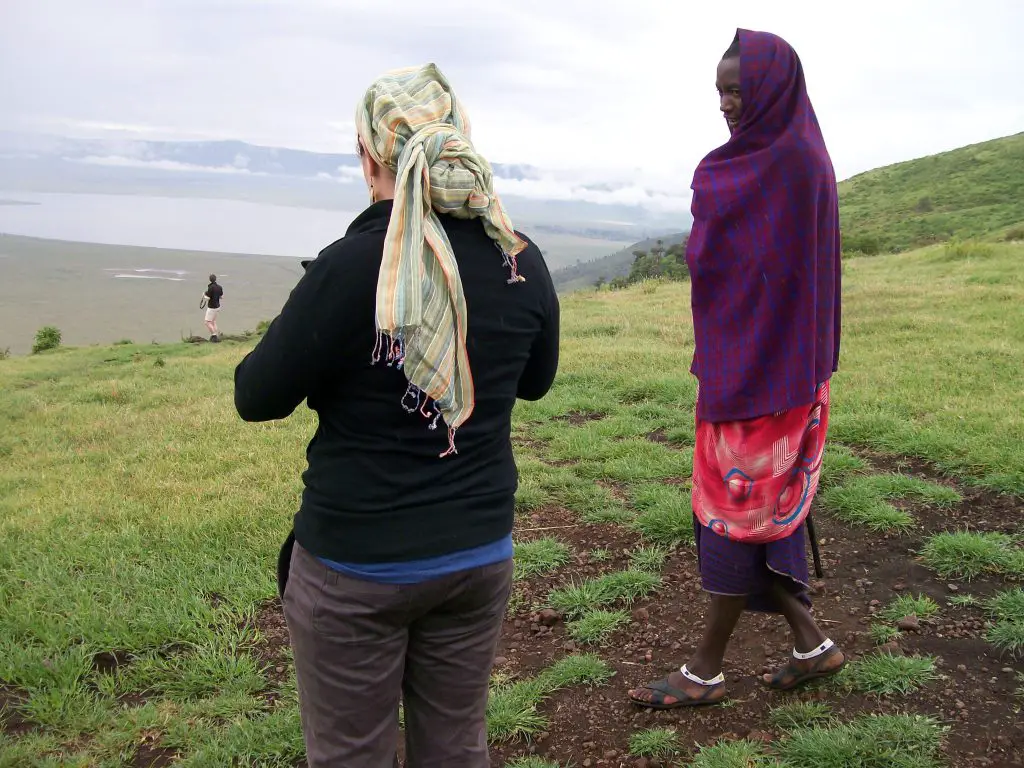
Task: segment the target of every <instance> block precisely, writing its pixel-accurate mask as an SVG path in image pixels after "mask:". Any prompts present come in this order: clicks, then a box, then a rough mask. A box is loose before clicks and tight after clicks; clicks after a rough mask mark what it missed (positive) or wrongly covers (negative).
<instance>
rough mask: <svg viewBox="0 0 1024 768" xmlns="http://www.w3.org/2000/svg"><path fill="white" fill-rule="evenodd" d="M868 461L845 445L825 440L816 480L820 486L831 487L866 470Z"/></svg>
mask: <svg viewBox="0 0 1024 768" xmlns="http://www.w3.org/2000/svg"><path fill="white" fill-rule="evenodd" d="M868 469H869V467H868V463H867V462H866V461H864V459H862V458H860V457H859V456H857V455H856V454H855V453H854V452H853V451H852V450H850V449H849V448H848V447H847V446H845V445H839V444H838V443H830V442H827V443H826V444H825V456H824V459H823V461H822V464H821V476H820V478H819V480H818V483H819V486H820V487H821V488H823V489H824V488H831V487H832V486H833V485H838V484H839V483H842V482H844V481H846V480H848V479H849V478H850V477H852V476H854V475H859V474H862V473H864V472H867V471H868Z"/></svg>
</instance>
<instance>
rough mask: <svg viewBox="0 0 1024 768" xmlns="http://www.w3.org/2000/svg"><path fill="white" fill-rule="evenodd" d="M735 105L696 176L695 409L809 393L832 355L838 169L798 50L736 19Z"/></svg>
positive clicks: (778, 407) (780, 406) (715, 411)
mask: <svg viewBox="0 0 1024 768" xmlns="http://www.w3.org/2000/svg"><path fill="white" fill-rule="evenodd" d="M738 34H739V40H740V80H741V82H740V93H741V97H742V100H743V110H742V114H741V115H740V122H739V125H738V126H737V129H736V131H735V132H734V133H733V134H732V137H731V138H730V139H729V141H728V142H727V143H726V144H725V145H723V146H721V147H719V148H718V149H716V150H714V151H713V152H711V153H710V154H709V155H708V156H707V157H705V158H704V159H703V160H702V161H701V163H700V165H699V166H698V167H697V171H696V173H695V175H694V178H693V185H692V187H693V203H692V207H691V211H692V213H693V219H694V221H693V229H692V230H691V233H690V239H689V242H688V244H687V249H686V259H687V263H688V265H689V268H690V275H691V291H692V308H693V326H694V337H695V350H694V357H693V365H692V367H691V369H690V370H691V371H692V373H693V374H694V375H695V376H696V377H697V380H698V383H699V394H698V398H697V415H698V417H699V418H701V419H703V420H706V421H732V420H739V419H749V418H755V417H757V416H763V415H767V414H770V413H777V412H780V411H785V410H788V409H790V408H795V407H797V406H802V405H807V404H809V403H811V402H813V401H814V397H815V391H816V388H817V386H818V384H820V383H822V382H824V381H827V380H828V379H829V378H830V377H831V375H832V373H833V372H834V371H835V370H836V369H837V365H838V361H839V329H840V322H839V321H840V271H841V270H840V240H839V196H838V192H837V190H836V179H835V172H834V171H833V169H832V161H831V159H830V158H829V154H828V150H827V149H826V148H825V141H824V139H823V138H822V135H821V129H820V128H819V127H818V119H817V117H816V116H815V114H814V109H813V107H812V106H811V102H810V99H809V98H808V96H807V88H806V86H805V84H804V73H803V67H802V66H801V64H800V59H799V58H798V57H797V55H796V51H794V50H793V48H792V47H790V45H789V44H788V43H787V42H786V41H785V40H782V39H781V38H779V37H776V36H775V35H772V34H769V33H766V32H750V31H747V30H743V29H741V30H739V31H738Z"/></svg>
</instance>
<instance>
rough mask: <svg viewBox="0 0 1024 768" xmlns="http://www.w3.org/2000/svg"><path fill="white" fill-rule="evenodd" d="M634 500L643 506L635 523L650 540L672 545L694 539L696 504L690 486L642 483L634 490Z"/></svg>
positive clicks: (666, 545)
mask: <svg viewBox="0 0 1024 768" xmlns="http://www.w3.org/2000/svg"><path fill="white" fill-rule="evenodd" d="M633 504H634V506H635V507H636V508H637V509H638V510H640V514H639V515H637V518H636V521H635V522H634V524H633V527H634V528H635V529H636V530H637V531H638V532H639V533H640V535H641V536H643V537H644V539H645V540H646V541H648V542H650V543H651V544H653V545H656V546H661V547H665V548H668V549H671V548H673V547H675V546H677V545H679V544H680V543H681V542H691V541H693V507H692V505H691V501H690V492H689V490H687V489H686V488H681V487H678V486H673V485H662V484H654V483H647V484H643V485H639V486H637V488H636V489H635V490H634V492H633Z"/></svg>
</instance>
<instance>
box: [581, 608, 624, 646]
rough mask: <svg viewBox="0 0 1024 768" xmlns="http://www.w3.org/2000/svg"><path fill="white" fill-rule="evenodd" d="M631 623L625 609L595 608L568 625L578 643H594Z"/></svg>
mask: <svg viewBox="0 0 1024 768" xmlns="http://www.w3.org/2000/svg"><path fill="white" fill-rule="evenodd" d="M628 623H629V614H628V613H626V612H625V611H604V610H600V609H598V610H594V611H588V612H587V613H584V614H583V615H582V616H580V618H578V619H576V620H575V621H570V622H569V623H568V625H567V626H566V629H568V631H569V635H570V637H572V639H573V640H575V641H576V642H578V643H584V644H586V645H593V644H595V643H599V642H601V641H602V640H604V639H605V638H606V637H607V636H608V635H610V634H611V633H612V632H614V631H615V630H616V629H618V628H619V627H621V626H623V625H625V624H628Z"/></svg>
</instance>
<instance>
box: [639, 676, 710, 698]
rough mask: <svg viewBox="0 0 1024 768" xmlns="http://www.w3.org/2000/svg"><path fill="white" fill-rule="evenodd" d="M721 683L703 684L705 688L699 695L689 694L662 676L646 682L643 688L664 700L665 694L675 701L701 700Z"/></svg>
mask: <svg viewBox="0 0 1024 768" xmlns="http://www.w3.org/2000/svg"><path fill="white" fill-rule="evenodd" d="M719 685H721V683H715V684H714V685H707V686H705V690H704V691H703V692H702V693H701V694H700V696H691V695H690V694H688V693H687V692H686V691H683V690H680V689H679V688H676V687H675V686H674V685H672V684H671V683H670V682H669V681H668V678H667V677H663V678H662V679H661V680H655V681H654V682H653V683H647V684H646V685H645V686H644V688H646V689H647V690H649V691H654V692H655V693H660V694H661V697H662V701H664V700H665V697H666V696H671V697H672V698H673V699H675V700H676V701H703V700H704V699H706V698H708V696H710V695H711V694H712V693H713V692H714V691H715V690H716V689H717V688H718V686H719Z"/></svg>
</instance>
